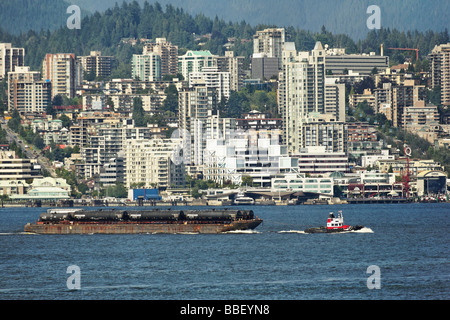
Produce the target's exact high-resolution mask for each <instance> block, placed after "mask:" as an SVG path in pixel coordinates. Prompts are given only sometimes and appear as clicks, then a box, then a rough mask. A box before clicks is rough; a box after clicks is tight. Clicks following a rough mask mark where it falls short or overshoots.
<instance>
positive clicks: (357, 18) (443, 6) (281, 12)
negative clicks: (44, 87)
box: [0, 0, 450, 40]
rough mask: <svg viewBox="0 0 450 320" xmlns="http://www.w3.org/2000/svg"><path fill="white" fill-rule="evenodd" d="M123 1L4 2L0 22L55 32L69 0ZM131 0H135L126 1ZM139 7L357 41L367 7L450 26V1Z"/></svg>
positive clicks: (243, 0) (89, 7)
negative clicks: (330, 34)
mask: <svg viewBox="0 0 450 320" xmlns="http://www.w3.org/2000/svg"><path fill="white" fill-rule="evenodd" d="M123 1H124V0H96V1H92V0H1V1H0V21H1V23H0V25H1V26H2V29H4V30H6V31H8V32H10V33H14V34H18V33H20V32H27V31H28V30H29V29H33V30H35V31H40V30H41V29H44V30H47V29H50V30H53V29H54V28H55V27H58V26H61V25H63V24H64V23H65V21H66V18H67V15H66V11H65V9H66V8H67V6H68V3H73V4H77V5H79V6H80V8H81V10H82V11H83V13H88V12H89V13H91V14H93V13H94V12H95V11H99V12H104V11H105V10H106V9H108V8H113V7H114V5H115V3H118V4H119V6H120V5H122V3H123ZM125 1H126V2H128V3H131V2H132V1H135V0H125ZM136 1H137V2H138V3H139V4H140V5H141V6H143V5H144V3H145V1H148V2H149V3H150V4H153V5H154V4H155V2H156V1H159V3H160V4H161V6H162V7H165V6H166V5H167V4H171V5H172V6H174V7H177V8H182V9H183V10H184V11H185V12H187V13H189V14H191V15H193V16H196V15H197V14H200V13H201V14H204V15H205V16H206V17H209V18H211V19H214V17H216V16H217V17H218V18H219V19H223V20H225V21H227V22H228V21H232V22H233V23H234V22H238V23H240V22H241V21H245V22H247V23H249V24H251V25H258V24H275V25H278V26H284V27H287V26H293V27H294V28H297V27H299V28H300V29H304V30H310V31H312V32H319V31H320V29H321V27H322V25H324V26H325V27H326V28H327V29H328V30H333V32H334V33H344V34H347V35H349V36H350V37H352V38H353V39H356V40H358V39H363V38H365V37H366V35H367V32H368V31H369V30H368V29H367V27H366V20H367V18H368V14H367V13H366V10H367V7H368V6H369V5H373V4H376V5H378V6H379V7H380V9H381V25H382V27H384V28H386V29H387V28H389V29H394V28H395V29H397V30H400V31H408V30H416V29H417V30H419V31H423V32H424V31H427V30H434V31H443V30H444V29H445V28H446V27H447V28H449V27H450V22H449V20H448V12H449V11H450V1H448V0H433V1H424V0H395V1H392V0H377V1H376V3H375V2H374V1H372V0H339V1H335V0H277V1H273V0H221V1H217V0H136Z"/></svg>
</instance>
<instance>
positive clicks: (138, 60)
mask: <svg viewBox="0 0 450 320" xmlns="http://www.w3.org/2000/svg"><path fill="white" fill-rule="evenodd" d="M132 64H133V70H132V77H133V79H139V80H141V81H160V80H161V56H160V55H159V54H157V53H153V52H149V53H147V54H133V60H132Z"/></svg>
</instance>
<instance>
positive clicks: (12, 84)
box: [8, 67, 52, 113]
mask: <svg viewBox="0 0 450 320" xmlns="http://www.w3.org/2000/svg"><path fill="white" fill-rule="evenodd" d="M51 88H52V87H51V82H50V81H45V80H41V73H40V72H39V71H30V67H16V68H15V71H12V72H8V110H10V111H12V110H13V109H16V110H17V111H18V112H20V113H27V112H37V113H42V112H44V111H45V110H46V108H47V106H48V105H49V103H50V102H51Z"/></svg>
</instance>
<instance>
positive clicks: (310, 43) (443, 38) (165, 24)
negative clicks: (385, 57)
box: [0, 0, 450, 76]
mask: <svg viewBox="0 0 450 320" xmlns="http://www.w3.org/2000/svg"><path fill="white" fill-rule="evenodd" d="M45 1H51V0H45ZM265 27H269V25H255V26H252V25H250V24H248V23H246V22H244V21H242V22H234V23H232V22H226V21H225V20H222V19H219V18H217V17H216V18H214V19H210V18H208V17H206V16H205V15H202V14H198V15H195V16H193V15H191V14H189V13H187V12H186V11H184V10H183V9H179V8H175V7H174V6H171V5H168V6H166V7H163V6H162V5H161V4H159V3H156V4H149V3H148V2H145V3H144V5H143V6H140V5H139V4H138V3H137V2H136V1H134V2H132V3H130V4H128V3H126V2H123V3H122V4H121V5H118V4H116V5H115V6H114V7H113V8H110V9H107V10H106V11H105V12H103V13H99V12H96V13H95V14H93V15H87V16H85V17H84V18H83V19H82V21H81V29H79V30H77V29H73V30H70V29H68V28H67V27H66V26H65V25H64V26H63V27H60V28H59V29H57V30H55V31H53V32H52V31H29V32H27V33H24V34H21V35H17V36H13V35H10V34H9V33H8V32H6V31H4V30H3V31H2V30H1V29H0V42H12V43H13V45H14V46H18V47H25V49H26V64H27V65H30V66H31V67H32V68H33V69H35V70H38V69H39V68H40V66H41V63H42V60H43V58H44V56H45V54H46V53H57V52H73V53H75V54H77V55H84V54H89V51H90V50H101V51H102V52H103V53H104V54H105V55H114V56H116V58H117V59H118V61H119V63H118V65H117V70H116V71H117V72H116V73H115V74H114V75H115V76H121V75H123V72H127V71H129V68H127V64H129V63H130V59H131V56H132V54H133V53H141V50H142V46H141V45H139V44H138V45H136V46H132V45H130V44H127V43H124V42H123V41H121V40H123V39H124V38H136V39H140V38H148V39H154V38H156V37H166V38H167V39H168V40H169V41H171V42H172V43H174V44H176V45H178V46H179V48H180V54H182V53H183V51H184V50H187V49H193V50H198V49H204V50H210V51H211V52H212V53H214V54H223V52H224V50H225V47H224V46H223V45H224V44H225V43H227V42H228V39H229V38H234V40H235V41H234V47H233V50H234V51H235V52H236V54H237V55H243V56H245V57H247V58H248V57H249V56H250V55H251V53H252V50H253V47H252V43H251V41H246V40H251V39H252V36H253V35H254V34H255V32H256V30H261V29H263V28H265ZM286 32H287V41H293V42H295V43H296V46H297V48H298V49H300V50H311V49H312V48H313V47H314V43H315V42H316V41H322V43H323V44H328V45H330V47H345V48H346V49H347V52H349V53H355V52H371V51H375V52H379V48H380V45H381V44H382V43H384V46H385V48H389V47H414V48H415V47H417V46H419V47H420V50H421V51H420V53H421V57H425V56H426V54H428V53H429V51H430V50H431V49H432V48H433V47H434V46H435V45H436V44H440V43H446V42H449V40H450V39H449V35H448V32H447V30H444V31H441V32H433V31H426V32H419V31H408V32H400V31H398V30H396V29H392V30H391V29H384V28H382V29H381V30H373V31H371V32H369V34H368V35H367V37H366V38H365V39H363V40H359V41H356V42H355V41H354V40H353V39H352V38H350V37H349V36H348V35H343V34H334V33H331V32H330V31H328V30H327V29H326V28H325V27H322V28H321V30H320V31H319V32H312V31H305V30H303V29H300V28H295V27H293V26H289V27H287V28H286ZM206 34H210V35H211V37H210V38H207V37H204V38H200V39H197V40H198V41H196V37H197V36H199V35H206ZM200 43H203V44H204V45H202V46H200V45H199V44H200ZM385 52H386V53H387V54H391V53H392V52H389V51H388V50H385ZM408 56H410V53H408V52H395V53H392V56H391V61H392V62H393V63H396V62H403V60H404V58H405V57H408Z"/></svg>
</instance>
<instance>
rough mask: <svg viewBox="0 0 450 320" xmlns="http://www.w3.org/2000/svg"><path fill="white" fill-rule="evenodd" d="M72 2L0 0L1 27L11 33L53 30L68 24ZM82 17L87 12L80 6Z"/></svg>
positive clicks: (61, 0)
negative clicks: (68, 10)
mask: <svg viewBox="0 0 450 320" xmlns="http://www.w3.org/2000/svg"><path fill="white" fill-rule="evenodd" d="M69 6H70V3H68V2H65V1H63V0H0V29H2V30H3V31H7V32H9V33H11V34H16V35H17V34H20V33H25V32H28V31H29V30H34V31H41V30H50V31H53V30H55V29H57V28H59V27H60V26H62V25H65V24H66V21H67V18H69V17H70V14H68V13H67V8H68V7H69ZM80 9H81V15H82V17H83V16H84V15H86V14H87V12H86V11H85V10H84V8H83V7H80Z"/></svg>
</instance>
